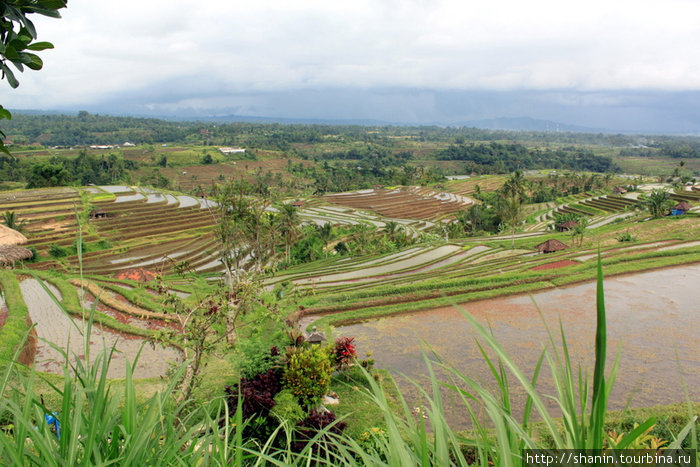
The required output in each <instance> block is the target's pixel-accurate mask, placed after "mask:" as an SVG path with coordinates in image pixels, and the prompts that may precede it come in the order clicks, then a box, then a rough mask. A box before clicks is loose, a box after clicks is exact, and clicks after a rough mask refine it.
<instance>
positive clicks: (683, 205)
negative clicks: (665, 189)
mask: <svg viewBox="0 0 700 467" xmlns="http://www.w3.org/2000/svg"><path fill="white" fill-rule="evenodd" d="M692 207H693V205H692V204H690V203H689V202H687V201H681V202H680V203H678V204H676V205H675V206H673V207H672V208H671V209H674V210H676V211H683V212H686V211H690V208H692Z"/></svg>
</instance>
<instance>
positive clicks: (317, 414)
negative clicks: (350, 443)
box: [294, 409, 347, 452]
mask: <svg viewBox="0 0 700 467" xmlns="http://www.w3.org/2000/svg"><path fill="white" fill-rule="evenodd" d="M331 425H332V426H331ZM346 426H347V423H345V422H338V421H337V418H336V416H335V414H334V413H333V412H331V411H329V410H326V411H317V410H315V409H311V412H309V416H308V417H306V418H305V419H304V420H302V421H301V422H299V423H298V424H297V441H296V443H294V448H295V450H297V451H301V450H302V449H304V447H305V446H306V445H307V444H308V442H309V440H311V439H313V438H314V437H315V436H316V435H317V433H318V432H319V431H322V430H324V431H325V433H324V434H323V435H322V436H320V437H319V438H318V439H317V440H316V441H315V442H314V445H313V447H312V449H313V451H314V452H319V451H321V450H332V447H330V446H329V445H331V444H334V443H337V442H338V440H337V439H336V438H335V437H333V436H329V435H328V434H329V433H332V434H333V435H341V434H342V433H343V430H345V427H346Z"/></svg>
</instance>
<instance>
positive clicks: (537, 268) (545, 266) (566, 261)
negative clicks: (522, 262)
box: [532, 259, 581, 271]
mask: <svg viewBox="0 0 700 467" xmlns="http://www.w3.org/2000/svg"><path fill="white" fill-rule="evenodd" d="M577 264H581V263H577V262H576V261H571V260H570V259H563V260H561V261H555V262H554V263H547V264H540V265H539V266H535V267H534V268H532V270H533V271H543V270H545V269H559V268H564V267H566V266H574V265H577Z"/></svg>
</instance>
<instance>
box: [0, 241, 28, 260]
mask: <svg viewBox="0 0 700 467" xmlns="http://www.w3.org/2000/svg"><path fill="white" fill-rule="evenodd" d="M32 256H34V253H32V250H28V249H27V248H23V247H21V246H15V245H0V264H14V263H16V262H17V261H22V260H24V259H29V258H31V257H32Z"/></svg>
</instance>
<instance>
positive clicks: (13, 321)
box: [0, 270, 29, 371]
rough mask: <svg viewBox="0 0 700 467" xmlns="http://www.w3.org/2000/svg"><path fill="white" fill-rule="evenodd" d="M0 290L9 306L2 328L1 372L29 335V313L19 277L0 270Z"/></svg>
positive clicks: (0, 337) (0, 348) (0, 340)
mask: <svg viewBox="0 0 700 467" xmlns="http://www.w3.org/2000/svg"><path fill="white" fill-rule="evenodd" d="M0 289H2V296H3V299H4V300H5V305H6V306H7V310H8V315H7V320H6V321H5V324H4V325H3V326H2V327H1V328H0V343H2V344H1V345H0V371H2V369H3V368H5V366H6V365H8V363H9V362H11V361H12V359H13V358H14V357H15V353H16V352H18V351H20V350H21V347H22V346H23V345H24V340H25V338H26V337H27V335H28V333H29V324H28V323H29V311H28V309H27V305H26V304H25V303H24V300H23V299H22V290H21V289H20V287H19V281H18V280H17V277H16V276H15V275H14V274H13V273H12V272H10V271H3V270H0Z"/></svg>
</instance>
